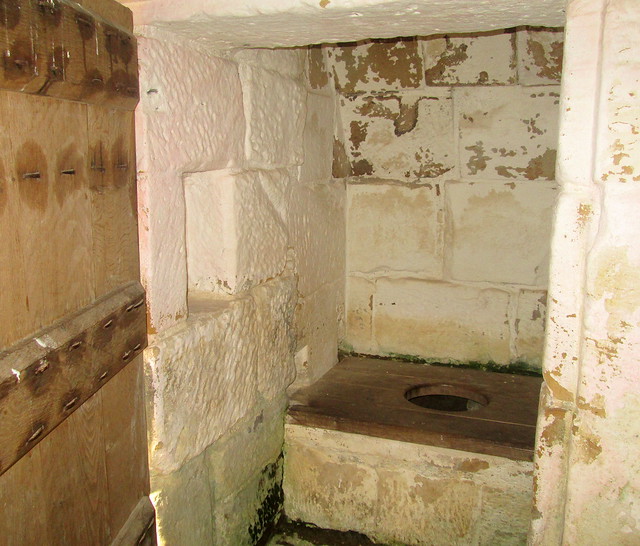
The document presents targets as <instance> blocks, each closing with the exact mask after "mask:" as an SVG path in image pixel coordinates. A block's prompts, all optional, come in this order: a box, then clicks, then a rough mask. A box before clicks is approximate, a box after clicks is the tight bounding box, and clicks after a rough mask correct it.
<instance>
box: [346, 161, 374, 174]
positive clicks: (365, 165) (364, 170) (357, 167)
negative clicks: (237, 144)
mask: <svg viewBox="0 0 640 546" xmlns="http://www.w3.org/2000/svg"><path fill="white" fill-rule="evenodd" d="M372 174H373V165H372V164H371V163H369V161H367V160H366V159H358V160H357V161H352V162H351V176H371V175H372Z"/></svg>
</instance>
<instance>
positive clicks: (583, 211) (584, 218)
mask: <svg viewBox="0 0 640 546" xmlns="http://www.w3.org/2000/svg"><path fill="white" fill-rule="evenodd" d="M592 215H593V207H592V206H591V205H588V204H585V203H580V206H579V207H578V226H579V227H580V229H584V227H585V226H586V225H587V223H588V222H589V219H590V218H591V216H592Z"/></svg>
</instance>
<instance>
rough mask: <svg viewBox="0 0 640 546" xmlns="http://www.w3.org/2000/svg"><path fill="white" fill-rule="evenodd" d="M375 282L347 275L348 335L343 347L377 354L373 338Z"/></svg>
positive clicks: (348, 349) (357, 351)
mask: <svg viewBox="0 0 640 546" xmlns="http://www.w3.org/2000/svg"><path fill="white" fill-rule="evenodd" d="M375 290H376V285H375V282H373V281H370V280H368V279H366V278H364V277H355V276H353V275H349V276H348V277H347V298H346V302H347V303H346V307H347V308H346V329H347V332H346V336H345V340H344V344H343V348H344V349H345V350H347V351H350V352H351V351H354V352H356V353H362V354H376V353H377V352H378V349H377V346H376V344H375V342H374V340H373V298H374V294H375Z"/></svg>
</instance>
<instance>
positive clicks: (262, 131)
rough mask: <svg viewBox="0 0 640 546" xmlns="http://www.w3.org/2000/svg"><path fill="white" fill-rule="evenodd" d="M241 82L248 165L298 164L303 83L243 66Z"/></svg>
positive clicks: (301, 130) (301, 126)
mask: <svg viewBox="0 0 640 546" xmlns="http://www.w3.org/2000/svg"><path fill="white" fill-rule="evenodd" d="M240 80H241V81H242V92H243V97H244V114H245V118H246V120H247V130H246V135H245V149H246V156H247V161H248V162H249V164H250V165H251V166H253V167H260V168H268V167H282V166H291V165H301V164H302V162H303V159H304V152H303V139H302V133H303V129H304V120H305V99H306V92H305V89H304V87H303V86H302V84H300V83H297V82H294V81H293V80H291V79H288V78H284V77H282V76H280V75H278V74H275V73H273V72H270V71H268V70H264V69H261V68H256V67H253V66H248V65H244V64H243V65H240Z"/></svg>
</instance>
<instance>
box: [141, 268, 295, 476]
mask: <svg viewBox="0 0 640 546" xmlns="http://www.w3.org/2000/svg"><path fill="white" fill-rule="evenodd" d="M269 285H270V286H268V287H260V288H259V289H255V290H254V292H249V293H245V294H242V295H240V296H238V297H236V298H233V299H229V300H219V299H212V298H211V296H207V295H204V296H202V297H201V298H200V299H199V301H194V302H193V305H191V306H190V314H189V318H188V319H187V320H186V321H183V322H182V323H180V324H178V325H177V326H175V327H174V328H172V329H170V330H167V331H165V332H164V333H163V334H160V335H158V336H157V337H156V338H155V339H154V344H153V345H151V346H150V347H149V348H147V349H146V351H145V357H146V362H147V368H148V376H149V377H148V400H149V406H148V411H147V415H148V428H149V437H150V447H149V450H150V465H151V469H152V470H153V471H155V472H160V473H164V474H166V473H169V472H173V471H175V470H177V469H178V468H180V466H181V465H183V464H184V463H185V462H186V461H188V460H189V459H191V458H193V457H195V456H197V455H198V454H199V453H201V452H202V451H203V450H204V449H205V448H207V447H208V446H209V445H211V444H212V443H213V442H214V441H215V440H217V439H218V438H220V437H221V436H222V435H223V434H224V433H225V432H226V431H227V430H228V429H229V428H230V427H231V426H233V424H234V423H236V422H237V421H238V420H239V419H241V418H242V417H244V416H245V415H246V414H247V412H248V411H249V410H250V409H251V408H252V407H253V406H254V405H255V404H256V401H257V397H258V395H259V393H263V394H264V395H266V396H273V395H274V391H276V392H277V391H278V390H279V392H283V391H284V389H285V388H286V386H287V385H288V384H289V383H290V382H291V381H292V380H293V359H292V354H291V347H290V343H291V337H290V335H291V334H290V328H291V323H290V322H288V321H287V320H286V319H287V318H288V317H290V316H291V315H292V312H291V313H289V314H288V316H287V313H285V312H284V309H286V307H287V306H288V305H290V302H291V301H292V293H293V291H294V290H295V284H294V281H293V279H291V278H280V279H276V280H274V281H271V282H270V283H269ZM263 290H269V291H272V294H273V295H272V297H271V298H265V294H264V292H263ZM265 299H267V300H268V301H266V302H265ZM282 315H285V317H284V319H283V317H282ZM273 321H275V322H273ZM285 355H289V357H288V358H286V357H285ZM258 378H260V379H263V380H264V379H268V380H269V382H268V383H261V384H258ZM194 392H196V393H197V396H194V394H193V393H194Z"/></svg>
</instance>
